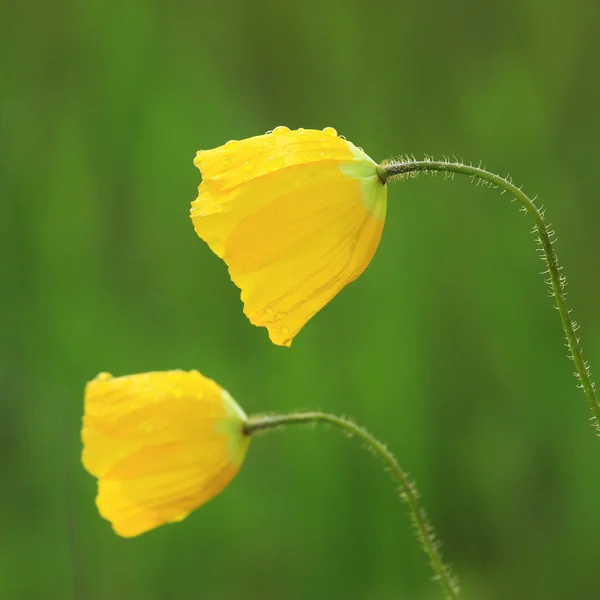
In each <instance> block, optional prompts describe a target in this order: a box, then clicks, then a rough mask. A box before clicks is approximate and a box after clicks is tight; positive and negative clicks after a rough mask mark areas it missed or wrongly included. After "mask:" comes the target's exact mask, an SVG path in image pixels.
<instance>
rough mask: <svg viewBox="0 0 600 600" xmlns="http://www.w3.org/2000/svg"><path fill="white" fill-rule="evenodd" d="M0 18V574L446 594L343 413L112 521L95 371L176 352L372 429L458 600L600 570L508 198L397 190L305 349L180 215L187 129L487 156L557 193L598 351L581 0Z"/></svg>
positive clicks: (578, 456) (224, 587)
mask: <svg viewBox="0 0 600 600" xmlns="http://www.w3.org/2000/svg"><path fill="white" fill-rule="evenodd" d="M0 25H1V29H2V33H1V35H0V49H1V53H0V61H1V63H2V64H1V71H0V73H1V75H0V76H1V79H2V85H1V91H0V119H1V120H0V128H1V129H0V140H1V141H0V143H1V159H0V184H1V186H2V189H1V192H0V194H1V195H0V198H1V202H2V212H1V216H0V244H1V245H2V261H1V263H0V269H1V271H0V275H1V282H2V283H1V293H0V309H1V310H2V321H1V323H2V325H1V327H2V329H1V332H2V335H1V339H0V378H1V388H0V389H1V391H0V475H1V483H0V485H1V488H0V489H1V491H0V598H1V599H2V600H4V599H7V600H13V599H15V600H21V599H26V600H29V599H32V600H33V599H39V598H43V599H44V600H63V599H64V600H71V599H73V600H113V599H115V600H119V599H121V598H122V599H126V600H138V599H139V600H158V599H164V598H169V599H171V598H173V599H188V598H202V599H207V600H225V599H231V598H246V599H248V600H258V599H261V600H264V599H271V598H273V599H280V598H285V599H289V600H300V599H302V600H304V599H307V598H315V599H317V598H324V599H325V598H327V599H336V598H345V599H355V598H356V599H364V598H373V599H377V600H388V599H390V600H391V599H396V598H411V599H434V598H439V597H440V594H439V592H438V589H437V587H436V586H435V584H434V583H432V582H431V580H430V572H429V570H428V567H427V565H426V562H425V558H424V556H423V555H422V554H421V551H420V550H419V549H418V547H417V545H416V543H415V541H414V539H413V535H412V531H411V526H410V524H409V519H408V518H407V515H406V511H405V508H404V507H403V506H401V505H400V504H399V502H398V499H397V497H396V495H395V494H394V493H393V491H392V489H391V485H390V481H389V480H388V477H387V475H386V474H385V473H384V472H383V471H382V469H380V467H379V465H378V464H377V463H376V462H375V461H374V459H373V458H372V457H371V456H369V455H368V453H365V452H362V451H361V450H360V448H359V447H358V446H357V444H355V443H352V442H349V441H348V440H347V439H345V438H344V436H342V435H339V434H338V433H337V432H334V431H329V432H328V431H322V430H315V431H311V430H307V429H299V430H289V431H287V432H286V433H282V434H278V435H272V436H268V437H265V438H261V439H260V440H257V441H256V442H255V443H254V445H253V447H252V449H251V452H250V454H249V456H248V459H247V463H246V464H245V466H244V468H243V469H242V471H241V473H240V475H239V476H238V477H237V478H236V480H235V481H234V482H233V483H232V485H231V486H230V487H228V488H227V490H225V492H224V493H223V494H222V495H221V496H219V497H218V498H217V499H216V500H214V501H212V502H210V503H209V504H208V505H206V506H205V507H203V508H202V509H201V510H199V511H197V512H196V513H194V514H193V515H192V516H191V517H190V518H188V519H187V520H186V521H185V522H184V523H183V524H179V525H172V526H167V527H163V528H161V529H159V530H157V531H155V532H152V533H149V534H146V535H144V536H142V537H140V538H137V539H133V540H123V539H120V538H118V537H117V536H115V535H114V534H113V533H112V531H111V529H110V526H109V525H108V524H107V523H106V522H105V521H103V520H102V519H101V518H100V517H99V515H98V514H97V512H96V509H95V506H94V494H95V482H94V480H93V479H92V478H91V477H90V476H89V475H87V474H86V473H85V472H84V470H83V468H82V467H81V465H80V463H79V452H80V442H79V426H80V419H81V409H82V391H83V386H84V384H85V382H86V381H87V380H88V379H90V378H92V377H94V376H95V375H96V374H97V373H98V372H99V371H110V372H112V373H113V374H115V375H121V374H128V373H136V372H143V371H150V370H163V369H172V368H183V369H191V368H198V369H200V370H201V371H202V372H203V373H205V374H207V375H209V376H210V377H212V378H214V379H216V380H217V381H219V382H220V383H221V384H222V385H224V386H225V387H227V388H228V389H229V391H230V392H231V393H232V394H233V395H234V396H235V397H236V398H237V399H238V400H239V401H240V403H241V404H242V405H243V407H244V408H245V409H246V411H247V412H260V411H268V410H276V411H289V410H293V409H297V408H320V409H324V410H328V411H333V412H337V413H344V414H346V415H350V416H352V417H354V418H355V419H356V420H357V421H358V422H360V423H362V424H364V425H366V426H367V427H368V428H369V429H370V430H371V431H372V432H374V433H375V434H376V435H377V436H378V437H380V438H381V439H383V440H385V441H387V442H388V443H389V447H390V448H391V449H392V450H393V451H394V452H395V453H396V454H397V456H398V458H399V460H400V462H401V463H402V465H403V466H404V467H405V468H406V469H407V470H408V471H409V472H410V473H411V474H412V476H413V477H414V478H415V479H416V481H417V483H418V485H419V487H420V490H421V493H422V498H423V502H424V504H425V506H426V507H427V509H428V511H429V513H430V516H431V519H432V521H433V523H434V525H435V526H436V527H437V529H438V532H439V534H440V537H441V539H442V540H443V542H444V552H445V556H446V558H447V559H448V561H449V562H451V563H452V565H453V566H454V568H455V570H456V572H457V573H458V574H459V575H460V577H461V581H462V584H463V588H464V598H465V599H505V598H523V599H526V598H527V599H530V598H544V599H553V598H561V599H562V598H586V599H587V598H598V597H599V592H598V584H597V572H598V560H599V559H600V511H599V510H598V506H600V442H599V440H598V439H595V437H594V434H593V431H592V429H591V428H590V426H589V423H588V417H589V411H588V408H587V404H586V400H585V397H584V396H583V394H582V393H581V392H580V391H578V390H577V389H576V382H575V380H574V378H573V377H572V375H571V372H572V371H573V365H572V363H570V362H569V361H568V360H567V359H566V358H565V348H564V346H563V340H562V335H561V331H560V324H559V319H558V314H557V313H556V311H555V310H553V308H552V303H551V301H550V300H549V299H548V295H547V292H546V290H545V288H544V285H543V282H542V277H540V276H539V275H538V273H539V272H540V271H541V270H542V264H541V262H540V261H539V259H538V258H537V255H536V252H535V251H534V241H533V237H532V235H531V234H530V228H531V223H530V222H529V221H528V220H527V219H526V217H524V216H522V215H521V214H520V213H519V212H518V211H517V208H516V206H515V205H514V204H510V203H509V200H508V197H506V196H503V197H501V196H500V195H499V194H498V193H497V192H495V191H491V190H488V189H485V188H481V187H476V186H474V185H470V184H469V181H468V179H467V178H464V177H457V178H456V179H455V180H454V181H444V178H443V177H441V176H438V177H437V178H435V179H432V178H427V177H422V178H421V179H419V180H417V181H410V182H407V183H402V184H397V185H396V186H394V187H392V188H391V189H390V192H389V207H388V219H387V223H386V228H385V232H384V236H383V240H382V243H381V246H380V248H379V251H378V253H377V255H376V257H375V259H374V260H373V262H372V264H371V266H370V267H369V269H368V270H367V271H366V273H365V274H364V275H363V276H362V277H361V278H360V279H359V280H358V281H357V282H356V283H355V284H353V285H351V286H350V287H349V288H347V289H345V290H344V291H343V292H342V293H341V294H340V295H339V296H338V297H337V298H336V299H335V300H334V301H333V302H331V303H330V304H329V305H328V306H327V307H326V308H325V309H324V310H323V311H321V312H320V313H319V314H318V315H317V316H316V317H315V318H314V319H313V320H312V321H311V322H310V323H309V324H308V325H307V326H306V327H305V329H304V330H303V331H302V332H301V334H300V335H299V336H298V337H297V338H296V340H295V341H294V344H293V347H292V348H291V349H285V348H279V347H275V346H273V345H271V344H270V343H269V342H268V338H267V334H266V331H265V330H264V329H259V328H255V327H253V326H251V325H250V324H249V323H248V322H247V321H246V319H245V318H244V316H243V315H242V311H241V303H240V300H239V291H238V290H237V289H236V288H235V286H234V285H233V284H232V283H231V282H230V281H229V278H228V276H227V271H226V268H225V266H224V264H222V263H221V261H220V260H219V259H218V258H216V257H215V256H214V255H212V253H211V252H210V251H209V249H208V247H207V246H206V245H205V244H204V243H203V242H202V241H201V240H199V239H198V238H197V237H196V236H195V234H194V231H193V228H192V225H191V222H190V220H189V218H188V211H189V203H190V201H191V200H192V199H193V198H194V197H195V195H196V187H197V185H198V184H199V181H200V177H199V173H198V171H197V169H195V168H194V166H193V165H192V159H193V157H194V155H195V152H196V150H198V149H201V148H211V147H214V146H217V145H220V144H222V143H224V142H225V141H227V140H229V139H231V138H244V137H248V136H252V135H256V134H261V133H264V132H265V131H266V130H268V129H272V128H273V127H274V126H276V125H279V124H285V125H288V126H289V127H292V128H294V127H300V126H302V127H306V128H322V127H324V126H328V125H331V126H334V127H336V128H337V130H338V131H339V132H340V133H343V134H344V135H346V136H347V137H348V139H350V140H352V141H353V142H354V143H356V144H357V145H360V146H363V147H364V148H365V150H366V151H367V153H369V154H370V155H371V156H372V157H373V158H375V159H378V160H379V159H383V158H385V157H388V156H390V155H397V154H401V153H414V154H415V155H416V156H417V157H418V156H422V155H423V154H424V153H431V154H433V155H434V156H441V155H456V156H458V157H463V158H464V159H465V160H467V161H474V162H479V160H480V159H481V160H482V161H484V163H485V164H486V165H487V166H488V167H489V168H490V169H492V170H494V171H497V172H500V173H502V174H506V173H508V172H510V173H511V175H512V177H513V178H514V180H515V181H516V182H517V183H518V184H522V185H523V186H524V189H525V191H527V192H530V193H531V194H538V195H539V200H540V202H541V203H543V204H544V205H545V206H546V207H547V210H548V213H547V215H548V217H549V219H550V221H551V222H552V224H553V225H554V227H555V228H556V230H557V232H558V237H559V239H558V244H557V250H558V253H559V257H560V258H561V259H562V262H563V264H564V266H565V271H566V274H567V275H568V276H569V282H570V287H569V290H571V295H570V296H569V299H570V302H571V305H572V307H573V308H574V309H575V316H576V317H577V318H578V320H579V321H581V323H582V325H583V327H582V335H583V338H584V339H583V343H584V347H585V350H586V353H587V358H588V359H590V362H591V364H592V367H593V366H594V365H600V311H599V310H598V302H597V298H598V286H599V283H600V279H599V278H598V276H597V269H598V265H599V264H600V262H599V259H598V253H599V247H600V242H599V241H598V239H599V238H598V235H597V233H596V232H597V230H598V227H597V223H599V222H600V208H599V206H598V203H597V183H598V167H597V156H598V154H599V149H600V146H599V142H598V140H599V139H600V118H599V113H598V99H599V98H600V79H599V78H598V75H597V73H598V64H599V62H600V38H599V37H598V30H599V28H600V5H599V4H598V2H597V0H570V1H568V2H567V1H566V0H563V1H561V0H553V1H550V0H524V1H517V0H509V1H507V2H503V3H482V2H477V1H475V0H458V1H457V2H452V3H447V2H443V1H442V0H437V1H433V2H425V3H415V2H412V3H409V2H396V3H389V4H387V5H386V4H385V3H383V4H379V5H375V4H373V3H372V2H368V1H367V0H352V1H350V0H335V1H330V2H326V1H325V2H324V1H323V0H304V1H303V2H301V3H300V2H298V3H293V2H290V3H281V2H247V1H246V0H224V1H223V2H208V1H199V2H186V1H179V2H159V1H154V0H131V1H130V2H127V3H116V2H100V1H98V0H93V1H91V2H75V1H74V0H57V1H55V2H39V1H38V2H23V3H17V2H12V3H9V2H4V3H2V5H1V8H0ZM596 368H597V369H600V366H597V367H596ZM599 372H600V371H599Z"/></svg>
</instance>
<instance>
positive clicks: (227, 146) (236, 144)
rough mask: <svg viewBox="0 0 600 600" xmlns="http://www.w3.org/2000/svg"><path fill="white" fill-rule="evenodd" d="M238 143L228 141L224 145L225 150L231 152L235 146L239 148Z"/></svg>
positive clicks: (236, 141) (237, 141)
mask: <svg viewBox="0 0 600 600" xmlns="http://www.w3.org/2000/svg"><path fill="white" fill-rule="evenodd" d="M239 144H240V141H239V140H229V141H228V142H227V143H226V144H225V148H226V149H227V150H231V149H233V148H236V147H237V146H239Z"/></svg>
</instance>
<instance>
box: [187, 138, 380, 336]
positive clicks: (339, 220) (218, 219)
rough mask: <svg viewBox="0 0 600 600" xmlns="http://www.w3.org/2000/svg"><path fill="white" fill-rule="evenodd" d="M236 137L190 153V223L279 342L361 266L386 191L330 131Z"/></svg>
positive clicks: (361, 156) (372, 168)
mask: <svg viewBox="0 0 600 600" xmlns="http://www.w3.org/2000/svg"><path fill="white" fill-rule="evenodd" d="M323 143H325V144H327V148H325V149H324V148H323ZM238 144H239V145H238V146H236V145H234V146H233V147H232V148H231V150H229V151H226V149H227V144H226V145H225V146H222V147H221V148H217V149H216V150H211V151H207V152H204V153H200V154H199V156H198V157H197V159H196V161H195V162H196V165H197V166H199V167H200V168H201V170H202V174H203V182H202V184H201V186H200V188H199V195H198V198H197V199H196V200H195V201H194V202H193V203H192V211H191V216H192V220H193V223H194V227H195V229H196V232H197V233H198V235H199V236H200V237H202V238H203V239H204V240H205V241H206V242H207V243H208V244H209V246H210V248H211V249H212V250H213V252H215V253H216V254H217V255H218V256H220V257H221V258H223V260H224V261H225V262H226V264H227V265H228V267H229V273H230V275H231V278H232V280H233V281H234V283H235V284H236V285H237V286H238V287H240V288H241V290H242V301H243V302H244V312H245V314H246V315H247V316H248V318H249V319H250V321H251V322H252V323H253V324H255V325H260V326H265V327H267V328H268V330H269V337H270V338H271V340H272V341H273V342H274V343H276V344H279V345H285V346H289V345H290V344H291V341H292V338H293V337H294V336H295V335H296V334H297V333H298V331H300V329H301V328H302V327H303V326H304V325H305V324H306V322H307V321H308V320H309V319H310V318H311V317H312V316H313V315H314V314H315V313H316V312H317V311H318V310H320V309H321V308H322V307H323V306H324V305H325V304H326V303H327V302H329V300H331V298H333V297H334V296H335V295H336V294H337V293H338V292H339V291H340V290H341V289H342V288H343V287H344V286H346V285H347V284H348V283H350V282H351V281H353V280H354V279H356V278H357V277H358V276H359V275H360V274H361V273H362V272H363V271H364V270H365V268H366V267H367V265H368V264H369V262H370V260H371V258H372V257H373V254H374V253H375V251H376V249H377V246H378V244H379V240H380V238H381V233H382V230H383V223H384V219H385V207H386V195H387V190H386V187H385V186H384V185H383V184H382V183H381V181H380V180H379V177H378V176H377V170H376V167H377V165H376V163H375V162H374V161H373V160H372V159H370V158H369V157H368V156H367V155H366V154H365V153H364V152H363V151H362V150H360V149H359V148H357V147H356V146H354V145H353V144H351V143H350V142H348V141H346V140H344V139H343V138H339V137H337V135H336V134H335V130H332V129H329V130H325V131H323V132H321V131H314V130H306V131H305V130H297V131H289V130H288V129H287V128H284V130H283V131H282V132H280V133H278V130H277V129H276V130H274V132H273V133H272V134H270V135H265V136H258V137H256V138H250V139H249V140H245V141H243V142H238ZM225 159H227V161H228V162H226V163H225V162H224V160H225ZM269 161H275V163H276V166H274V167H273V168H269V164H271V163H270V162H269ZM275 163H273V164H275ZM248 164H253V165H254V167H253V168H252V169H250V170H248V171H247V173H246V176H244V169H245V168H247V165H248Z"/></svg>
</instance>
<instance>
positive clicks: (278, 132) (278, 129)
mask: <svg viewBox="0 0 600 600" xmlns="http://www.w3.org/2000/svg"><path fill="white" fill-rule="evenodd" d="M289 131H290V128H289V127H286V126H285V125H279V126H278V127H275V129H273V131H272V135H282V134H284V133H288V132H289Z"/></svg>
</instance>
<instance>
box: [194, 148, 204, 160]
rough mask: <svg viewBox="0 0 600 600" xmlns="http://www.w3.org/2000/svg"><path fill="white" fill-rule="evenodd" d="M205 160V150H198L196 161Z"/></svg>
mask: <svg viewBox="0 0 600 600" xmlns="http://www.w3.org/2000/svg"><path fill="white" fill-rule="evenodd" d="M203 160H204V151H203V150H198V152H196V161H197V162H202V161H203Z"/></svg>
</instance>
